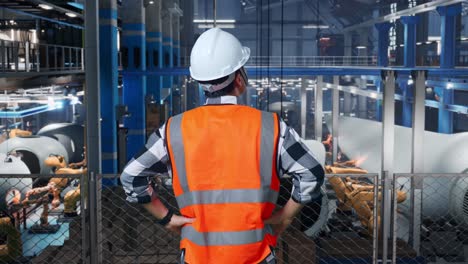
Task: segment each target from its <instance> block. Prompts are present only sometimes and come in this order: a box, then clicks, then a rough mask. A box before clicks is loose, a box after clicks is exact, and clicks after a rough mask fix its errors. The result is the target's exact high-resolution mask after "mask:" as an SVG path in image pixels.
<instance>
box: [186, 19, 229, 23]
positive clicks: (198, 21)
mask: <svg viewBox="0 0 468 264" xmlns="http://www.w3.org/2000/svg"><path fill="white" fill-rule="evenodd" d="M193 23H214V20H213V19H194V20H193ZM216 23H236V20H234V19H216Z"/></svg>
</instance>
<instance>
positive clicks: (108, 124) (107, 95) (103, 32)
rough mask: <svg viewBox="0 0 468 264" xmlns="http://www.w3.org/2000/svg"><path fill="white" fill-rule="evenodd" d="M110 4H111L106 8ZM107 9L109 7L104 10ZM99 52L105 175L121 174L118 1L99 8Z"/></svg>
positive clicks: (102, 146) (102, 4)
mask: <svg viewBox="0 0 468 264" xmlns="http://www.w3.org/2000/svg"><path fill="white" fill-rule="evenodd" d="M106 4H107V5H106ZM104 6H105V8H104ZM99 52H100V54H101V56H102V57H103V58H106V59H104V60H100V69H99V71H100V82H101V89H100V92H101V95H100V100H101V117H102V121H101V126H102V127H103V128H105V129H101V149H102V172H103V173H117V172H118V163H117V134H118V133H117V114H116V107H117V105H118V103H119V90H118V79H119V76H118V62H117V1H116V0H111V1H107V2H101V8H100V9H99Z"/></svg>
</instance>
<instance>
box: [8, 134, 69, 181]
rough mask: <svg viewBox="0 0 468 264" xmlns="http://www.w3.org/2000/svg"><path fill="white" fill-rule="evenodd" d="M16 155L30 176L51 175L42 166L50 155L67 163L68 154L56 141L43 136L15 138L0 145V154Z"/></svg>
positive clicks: (48, 168) (46, 167) (50, 171)
mask: <svg viewBox="0 0 468 264" xmlns="http://www.w3.org/2000/svg"><path fill="white" fill-rule="evenodd" d="M13 152H15V153H18V154H20V155H21V160H22V161H23V162H24V164H26V166H27V167H28V169H29V172H30V173H32V174H51V173H52V170H51V168H50V167H48V166H46V165H45V164H44V160H46V159H47V158H48V157H49V155H50V154H56V155H60V156H63V157H64V158H65V161H67V162H68V152H67V150H66V149H65V147H64V146H63V145H62V144H61V143H60V142H59V141H57V140H54V139H52V138H50V137H45V136H29V137H15V138H11V139H9V140H6V141H4V142H3V143H2V144H0V153H13Z"/></svg>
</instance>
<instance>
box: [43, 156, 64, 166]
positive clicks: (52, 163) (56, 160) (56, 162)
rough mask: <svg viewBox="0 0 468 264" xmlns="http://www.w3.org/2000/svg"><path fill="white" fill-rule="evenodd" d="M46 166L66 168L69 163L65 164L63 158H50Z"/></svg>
mask: <svg viewBox="0 0 468 264" xmlns="http://www.w3.org/2000/svg"><path fill="white" fill-rule="evenodd" d="M44 164H45V165H46V166H48V167H56V168H59V169H60V168H66V167H67V163H66V162H65V158H64V157H63V156H49V157H48V158H47V159H46V160H45V161H44Z"/></svg>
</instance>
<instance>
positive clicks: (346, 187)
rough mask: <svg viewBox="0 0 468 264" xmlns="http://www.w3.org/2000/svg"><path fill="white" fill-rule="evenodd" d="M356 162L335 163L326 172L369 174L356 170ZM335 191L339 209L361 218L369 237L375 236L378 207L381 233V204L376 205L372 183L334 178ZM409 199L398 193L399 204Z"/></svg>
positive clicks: (401, 192)
mask: <svg viewBox="0 0 468 264" xmlns="http://www.w3.org/2000/svg"><path fill="white" fill-rule="evenodd" d="M355 164H356V162H355V161H348V162H345V163H341V164H340V163H334V164H333V165H334V166H326V167H325V169H326V172H327V173H330V174H367V171H366V170H363V169H360V168H355V167H354V166H355ZM343 165H351V166H353V167H344V166H343ZM328 182H329V183H330V184H331V186H332V188H333V190H334V191H335V193H336V196H337V198H338V201H339V205H338V208H339V209H340V210H341V211H352V210H353V209H354V211H355V212H356V214H357V215H358V217H359V220H360V222H361V224H362V226H363V227H365V228H367V229H368V231H369V235H371V234H373V230H374V228H375V227H374V214H373V211H374V210H375V207H376V206H377V210H378V212H377V226H378V227H377V229H378V230H379V231H380V223H381V222H380V217H379V215H380V214H379V211H380V208H379V204H377V205H376V204H374V197H375V188H374V185H373V184H372V183H371V182H366V181H363V180H357V179H353V178H351V177H346V178H341V177H337V176H332V177H330V178H328ZM377 195H378V196H377V201H378V202H380V201H381V197H382V194H381V190H380V188H379V193H378V194H377ZM406 198H407V195H406V192H404V191H398V192H397V202H398V203H402V202H403V201H405V200H406Z"/></svg>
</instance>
